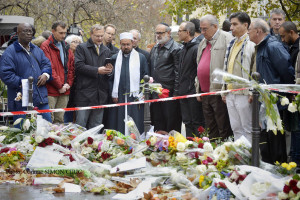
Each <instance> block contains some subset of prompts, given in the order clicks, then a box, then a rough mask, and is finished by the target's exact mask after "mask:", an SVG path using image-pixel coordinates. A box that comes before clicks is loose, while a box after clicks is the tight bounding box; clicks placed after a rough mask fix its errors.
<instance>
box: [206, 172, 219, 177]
mask: <svg viewBox="0 0 300 200" xmlns="http://www.w3.org/2000/svg"><path fill="white" fill-rule="evenodd" d="M208 177H209V178H221V176H220V174H219V173H217V172H211V173H209V174H208Z"/></svg>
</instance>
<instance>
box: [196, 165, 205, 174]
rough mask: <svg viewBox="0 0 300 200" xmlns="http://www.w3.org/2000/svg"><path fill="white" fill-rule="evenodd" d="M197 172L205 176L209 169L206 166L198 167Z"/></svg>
mask: <svg viewBox="0 0 300 200" xmlns="http://www.w3.org/2000/svg"><path fill="white" fill-rule="evenodd" d="M196 170H197V172H198V173H199V174H204V173H205V172H206V170H207V168H206V165H197V167H196Z"/></svg>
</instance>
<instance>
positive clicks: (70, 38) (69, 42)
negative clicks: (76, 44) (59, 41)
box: [65, 35, 83, 45]
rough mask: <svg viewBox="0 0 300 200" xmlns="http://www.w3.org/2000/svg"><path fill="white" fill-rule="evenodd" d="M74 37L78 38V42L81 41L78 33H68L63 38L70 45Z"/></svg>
mask: <svg viewBox="0 0 300 200" xmlns="http://www.w3.org/2000/svg"><path fill="white" fill-rule="evenodd" d="M74 39H78V40H80V43H82V42H83V41H82V37H81V36H78V35H68V36H67V37H66V39H65V41H66V43H68V44H69V45H71V42H72V41H73V40H74Z"/></svg>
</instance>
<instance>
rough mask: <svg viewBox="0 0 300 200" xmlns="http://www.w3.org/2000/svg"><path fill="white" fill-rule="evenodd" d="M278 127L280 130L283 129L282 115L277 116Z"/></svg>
mask: <svg viewBox="0 0 300 200" xmlns="http://www.w3.org/2000/svg"><path fill="white" fill-rule="evenodd" d="M276 124H277V129H278V130H282V129H283V127H282V120H281V119H280V117H278V118H277V123H276Z"/></svg>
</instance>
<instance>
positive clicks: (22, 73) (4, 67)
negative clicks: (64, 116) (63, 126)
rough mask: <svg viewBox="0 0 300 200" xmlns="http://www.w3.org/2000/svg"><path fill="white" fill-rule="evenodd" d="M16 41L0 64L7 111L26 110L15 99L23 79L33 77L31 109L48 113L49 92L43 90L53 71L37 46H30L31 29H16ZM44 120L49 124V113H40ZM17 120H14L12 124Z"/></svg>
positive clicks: (24, 26)
mask: <svg viewBox="0 0 300 200" xmlns="http://www.w3.org/2000/svg"><path fill="white" fill-rule="evenodd" d="M17 35H18V40H17V41H15V42H14V43H13V44H12V45H10V46H9V47H8V48H7V49H6V50H5V52H4V54H3V55H2V57H1V61H0V78H1V80H2V81H3V82H4V83H5V84H6V85H7V88H8V89H7V93H8V109H9V110H10V111H20V110H26V107H22V100H21V99H18V98H16V97H17V94H18V93H19V92H21V93H22V83H21V80H22V79H28V77H29V76H32V77H33V105H34V106H35V107H37V108H38V109H39V110H42V109H49V105H48V98H47V97H48V92H47V88H46V86H45V84H46V82H47V80H49V78H50V76H51V74H52V70H51V64H50V61H49V59H48V58H47V57H46V56H45V54H44V52H43V51H42V50H41V49H40V48H38V47H37V46H35V45H33V44H32V43H30V41H31V40H32V36H33V30H32V26H31V25H30V24H28V23H22V24H19V25H18V28H17ZM42 116H43V118H44V119H46V120H48V121H50V122H51V115H50V113H43V114H42ZM19 117H20V116H14V120H15V119H17V118H19Z"/></svg>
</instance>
